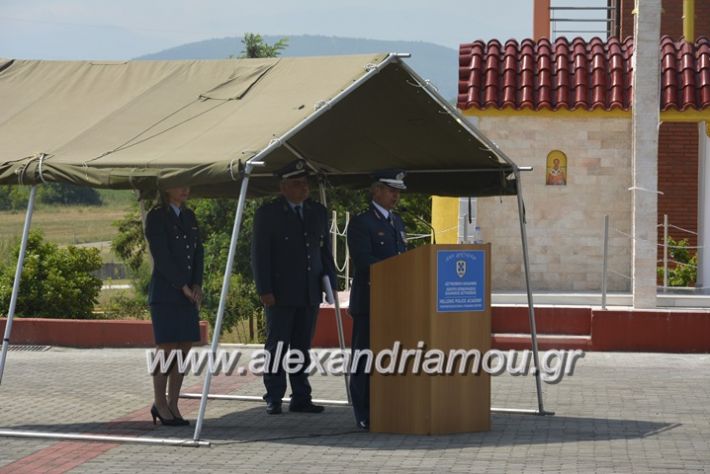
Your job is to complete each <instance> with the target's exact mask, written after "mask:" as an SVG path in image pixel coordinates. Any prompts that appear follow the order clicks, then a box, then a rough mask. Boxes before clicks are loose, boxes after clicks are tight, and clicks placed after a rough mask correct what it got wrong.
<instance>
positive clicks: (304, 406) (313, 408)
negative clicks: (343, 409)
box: [288, 402, 325, 413]
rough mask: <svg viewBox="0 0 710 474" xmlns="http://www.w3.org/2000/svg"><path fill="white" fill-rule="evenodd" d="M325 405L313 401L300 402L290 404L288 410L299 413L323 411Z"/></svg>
mask: <svg viewBox="0 0 710 474" xmlns="http://www.w3.org/2000/svg"><path fill="white" fill-rule="evenodd" d="M323 410H325V407H323V406H321V405H314V404H313V402H306V403H299V404H298V405H289V406H288V411H293V412H297V413H321V412H322V411H323Z"/></svg>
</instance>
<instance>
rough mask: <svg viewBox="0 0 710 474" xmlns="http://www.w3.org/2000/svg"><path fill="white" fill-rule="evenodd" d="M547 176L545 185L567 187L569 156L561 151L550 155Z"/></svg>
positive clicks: (553, 151)
mask: <svg viewBox="0 0 710 474" xmlns="http://www.w3.org/2000/svg"><path fill="white" fill-rule="evenodd" d="M545 176H546V178H545V184H547V185H548V186H565V185H567V155H565V154H564V153H562V152H561V151H559V150H552V151H551V152H550V153H548V154H547V172H546V173H545Z"/></svg>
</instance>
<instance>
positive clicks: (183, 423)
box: [168, 408, 190, 426]
mask: <svg viewBox="0 0 710 474" xmlns="http://www.w3.org/2000/svg"><path fill="white" fill-rule="evenodd" d="M168 410H170V408H168ZM170 414H171V415H173V420H175V421H177V425H176V426H190V422H189V421H187V420H186V419H185V418H183V417H181V416H175V413H173V411H172V410H170Z"/></svg>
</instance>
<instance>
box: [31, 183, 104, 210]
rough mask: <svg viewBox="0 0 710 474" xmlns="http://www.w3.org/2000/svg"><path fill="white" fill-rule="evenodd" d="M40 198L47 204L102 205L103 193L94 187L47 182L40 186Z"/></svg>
mask: <svg viewBox="0 0 710 474" xmlns="http://www.w3.org/2000/svg"><path fill="white" fill-rule="evenodd" d="M38 194H39V200H40V201H41V202H43V203H45V204H65V205H66V204H69V205H87V206H100V205H101V204H103V203H102V201H101V195H99V193H98V191H96V190H95V189H94V188H90V187H88V186H75V185H73V184H68V183H47V184H45V185H42V186H40V188H39V193H38Z"/></svg>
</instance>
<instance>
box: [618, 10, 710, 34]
mask: <svg viewBox="0 0 710 474" xmlns="http://www.w3.org/2000/svg"><path fill="white" fill-rule="evenodd" d="M618 2H619V3H620V4H621V35H619V36H620V37H621V38H622V39H623V38H626V37H627V36H633V34H634V16H633V15H632V14H631V11H632V10H633V9H634V0H618ZM662 6H663V13H662V14H661V35H670V36H671V37H672V38H673V39H676V40H677V39H679V38H680V37H681V36H683V1H682V0H663V2H662ZM695 36H696V38H697V37H698V36H710V1H708V0H695Z"/></svg>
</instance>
